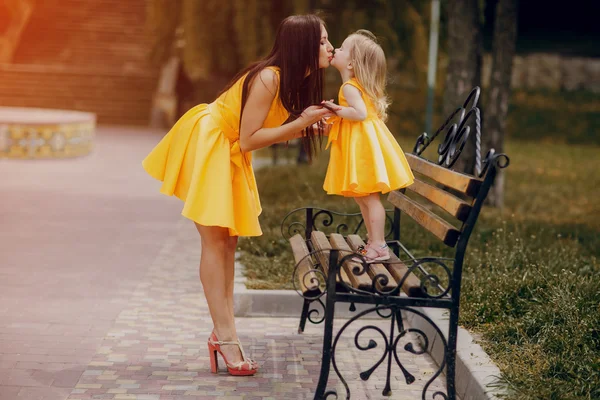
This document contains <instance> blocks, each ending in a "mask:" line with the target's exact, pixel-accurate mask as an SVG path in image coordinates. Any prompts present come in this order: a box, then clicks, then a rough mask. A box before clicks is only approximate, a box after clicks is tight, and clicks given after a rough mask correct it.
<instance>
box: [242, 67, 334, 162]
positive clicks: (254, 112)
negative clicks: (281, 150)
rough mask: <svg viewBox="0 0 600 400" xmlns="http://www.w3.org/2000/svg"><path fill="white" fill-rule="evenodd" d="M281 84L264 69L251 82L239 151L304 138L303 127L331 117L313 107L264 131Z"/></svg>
mask: <svg viewBox="0 0 600 400" xmlns="http://www.w3.org/2000/svg"><path fill="white" fill-rule="evenodd" d="M278 84H279V83H278V81H277V74H276V73H275V72H274V71H272V70H271V69H268V68H265V69H263V70H262V71H261V72H260V73H259V74H258V76H257V79H255V80H254V82H252V85H251V86H250V90H249V94H248V100H247V101H246V105H245V106H244V113H243V115H242V121H241V124H240V125H241V128H240V149H241V150H242V151H243V152H247V151H252V150H256V149H260V148H262V147H267V146H270V145H272V144H274V143H279V142H286V141H288V140H291V139H294V138H298V137H301V136H302V130H303V129H304V128H306V127H307V126H310V125H312V124H314V123H315V122H317V121H319V120H320V119H321V118H323V117H325V116H327V115H332V113H331V111H329V110H327V109H326V108H323V107H319V106H310V107H308V108H306V109H305V110H304V111H302V114H301V115H300V117H298V118H297V119H295V120H294V121H291V122H288V123H287V124H283V125H281V126H278V127H276V128H263V127H262V126H263V124H264V122H265V119H266V118H267V115H268V114H269V110H270V108H271V104H272V103H273V99H275V95H276V93H277V85H278Z"/></svg>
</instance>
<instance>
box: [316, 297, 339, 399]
mask: <svg viewBox="0 0 600 400" xmlns="http://www.w3.org/2000/svg"><path fill="white" fill-rule="evenodd" d="M334 310H335V308H334V301H333V300H331V299H330V298H329V296H328V297H327V305H326V306H325V331H324V333H323V357H322V358H321V374H320V375H319V383H318V384H317V390H316V392H315V400H321V399H323V395H324V393H325V389H326V388H327V381H328V380H329V369H330V366H331V342H332V339H333V314H334Z"/></svg>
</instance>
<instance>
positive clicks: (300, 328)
mask: <svg viewBox="0 0 600 400" xmlns="http://www.w3.org/2000/svg"><path fill="white" fill-rule="evenodd" d="M310 303H312V302H311V301H310V300H306V299H304V305H303V306H302V314H300V325H299V326H298V333H302V332H304V327H305V326H306V319H307V318H308V309H309V308H310Z"/></svg>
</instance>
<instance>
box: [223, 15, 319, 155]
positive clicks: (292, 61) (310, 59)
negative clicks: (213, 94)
mask: <svg viewBox="0 0 600 400" xmlns="http://www.w3.org/2000/svg"><path fill="white" fill-rule="evenodd" d="M321 25H325V23H324V22H323V20H322V19H321V18H319V17H318V16H316V15H313V14H308V15H292V16H289V17H287V18H286V19H284V20H283V21H281V23H280V24H279V27H278V28H277V33H276V34H275V43H274V44H273V48H272V49H271V52H270V53H269V54H268V55H267V56H266V57H265V58H263V59H262V60H259V61H257V62H255V63H253V64H251V65H250V66H248V67H247V68H245V69H244V70H242V71H240V72H239V73H238V74H237V75H236V76H235V77H234V78H233V79H232V80H231V82H229V84H228V85H227V86H226V87H225V88H224V89H223V91H222V92H221V93H224V92H225V91H227V90H228V89H229V88H230V87H231V86H233V84H234V83H235V82H237V81H238V80H239V79H241V78H242V77H243V76H244V75H246V74H248V75H247V77H246V79H245V80H244V84H243V87H242V109H241V112H240V124H241V121H242V114H243V112H244V106H245V105H246V100H247V99H248V92H249V88H250V85H251V84H252V81H253V80H254V78H256V75H257V74H259V73H260V71H262V70H263V69H264V68H266V67H269V66H275V67H279V69H280V71H281V72H280V77H279V99H280V100H281V104H282V105H283V107H285V109H286V110H287V111H288V112H289V113H290V117H289V119H288V121H291V120H294V119H296V118H298V117H299V116H300V114H301V113H302V111H303V110H304V109H305V108H306V107H308V106H311V105H315V104H319V103H321V100H323V71H322V70H321V69H320V68H319V54H320V43H321ZM307 72H310V73H309V75H308V76H306V74H307ZM286 122H287V121H286ZM322 133H323V132H322V129H321V127H320V126H319V128H318V129H317V132H315V129H313V128H312V126H309V127H307V128H305V129H304V131H303V137H302V145H303V146H304V149H305V150H306V154H307V155H308V157H309V159H310V158H312V155H313V154H314V153H315V151H316V149H317V148H318V140H317V137H319V138H320V137H321V136H317V135H322Z"/></svg>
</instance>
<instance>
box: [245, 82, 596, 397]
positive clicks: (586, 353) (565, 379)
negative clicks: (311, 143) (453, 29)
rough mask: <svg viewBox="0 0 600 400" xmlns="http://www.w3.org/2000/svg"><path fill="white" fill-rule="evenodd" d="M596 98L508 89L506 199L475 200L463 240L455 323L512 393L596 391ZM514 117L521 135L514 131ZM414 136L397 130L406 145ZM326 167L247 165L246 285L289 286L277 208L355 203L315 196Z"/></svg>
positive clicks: (408, 234)
mask: <svg viewBox="0 0 600 400" xmlns="http://www.w3.org/2000/svg"><path fill="white" fill-rule="evenodd" d="M597 100H598V96H593V95H589V94H586V93H579V94H577V93H575V94H571V95H564V94H558V95H557V94H552V93H545V92H517V93H516V94H515V95H514V96H513V101H512V104H511V114H510V119H509V128H510V127H511V126H512V127H513V128H510V129H511V132H510V133H509V137H510V139H509V140H508V143H507V146H506V150H505V152H506V153H507V154H508V155H509V156H510V158H511V165H510V167H509V168H508V169H507V170H506V174H507V175H506V207H505V208H504V209H503V210H498V209H492V208H489V207H488V208H484V210H483V212H482V215H481V217H480V220H479V221H478V224H477V226H476V229H475V233H474V235H473V237H472V239H471V242H470V244H469V248H468V254H467V257H466V260H465V267H464V275H463V283H462V285H463V286H462V287H463V291H462V299H461V301H462V305H461V318H460V323H461V325H462V326H464V327H466V328H467V329H469V330H471V331H472V332H476V333H478V334H480V337H481V344H482V346H483V347H484V348H485V350H486V351H487V352H488V353H489V354H490V355H491V357H492V358H493V360H494V361H495V362H496V363H497V364H498V365H499V366H500V368H501V370H502V372H503V379H504V380H505V381H506V382H507V383H508V385H509V386H510V387H511V388H512V392H511V393H512V394H511V398H513V399H597V398H600V262H599V258H600V202H599V201H598V199H599V198H600V174H598V171H599V170H600V158H599V157H598V154H599V151H600V147H598V146H597V145H596V144H594V143H598V141H597V140H596V139H595V136H594V135H597V134H598V133H597V131H598V130H599V129H597V125H598V123H599V119H598V112H599V110H598V109H596V108H597V107H598V106H597V104H600V103H598V101H597ZM543 110H547V111H548V114H547V118H548V122H547V123H544V124H542V126H543V129H544V130H545V132H546V134H542V133H540V132H539V130H536V129H534V128H535V127H536V122H535V121H538V120H536V118H537V117H534V114H539V113H540V112H541V111H543ZM559 110H563V111H564V112H558V111H559ZM582 113H583V114H586V113H587V114H589V115H591V117H589V118H588V119H587V121H591V122H589V123H590V124H591V125H589V124H588V125H586V124H579V123H578V118H579V117H581V115H582ZM542 114H543V113H542ZM561 117H564V118H561ZM544 118H545V117H544ZM563 119H565V120H569V121H570V122H565V121H563ZM551 120H552V121H555V123H554V124H552V123H551V122H550V121H551ZM522 121H527V122H526V123H525V122H522ZM561 121H562V122H561ZM407 123H408V122H407ZM594 124H595V125H594ZM415 125H416V123H415ZM521 125H524V126H526V127H527V129H528V130H527V132H526V133H525V132H524V131H518V132H517V131H516V130H515V129H514V127H515V126H521ZM552 126H554V128H553V129H554V130H551V129H550V128H552ZM559 127H565V129H566V128H568V127H571V129H569V130H560V129H559ZM546 129H547V130H546ZM590 129H591V130H593V131H595V132H591V131H590ZM534 132H535V133H534ZM573 137H575V138H583V139H582V140H571V139H569V138H573ZM524 138H536V139H538V138H543V140H539V141H538V140H536V141H531V140H524ZM413 141H414V138H413V137H405V136H402V137H399V142H400V144H401V146H402V147H403V148H404V149H405V150H407V151H409V150H410V149H411V148H412V144H413ZM572 143H585V145H582V144H572ZM326 164H327V154H326V153H322V155H321V156H320V158H319V159H317V160H316V161H315V162H314V163H313V165H311V166H280V167H278V168H276V169H270V168H269V169H264V170H261V171H258V172H257V180H258V183H259V190H260V194H261V200H262V203H263V208H264V211H263V215H262V216H261V225H262V227H263V231H264V235H263V236H262V237H258V238H245V239H243V240H242V241H241V244H240V245H241V248H242V250H244V254H243V256H242V262H243V263H244V264H245V265H246V266H247V277H248V278H249V283H248V286H249V287H253V288H272V289H276V288H291V284H290V277H291V274H292V270H293V264H294V262H293V259H292V255H291V253H290V249H289V245H288V243H287V242H286V241H285V240H284V239H283V238H282V237H281V235H280V232H279V224H280V222H281V219H282V218H283V216H284V215H285V214H286V213H287V212H288V211H290V210H292V209H294V208H296V207H302V206H306V205H318V206H320V207H323V208H329V209H334V210H339V211H346V212H347V211H354V212H357V211H358V207H357V206H356V205H355V204H354V202H353V201H352V200H350V199H344V198H340V197H336V196H327V195H326V194H325V193H324V192H323V190H322V182H323V178H324V175H325V169H326ZM387 205H388V206H389V204H387ZM404 222H407V224H406V226H405V228H406V230H405V231H403V232H405V233H403V241H405V242H406V243H407V245H408V247H409V248H411V249H419V250H418V251H417V253H418V255H426V254H439V253H440V252H441V251H442V249H441V247H440V246H439V244H437V243H435V241H434V240H432V239H431V237H429V236H428V234H425V233H423V232H422V230H420V229H417V227H416V226H415V225H414V224H411V223H410V222H409V221H408V219H406V218H405V219H404V220H403V223H404Z"/></svg>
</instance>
